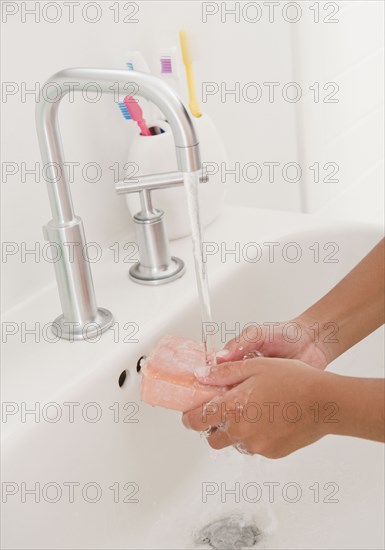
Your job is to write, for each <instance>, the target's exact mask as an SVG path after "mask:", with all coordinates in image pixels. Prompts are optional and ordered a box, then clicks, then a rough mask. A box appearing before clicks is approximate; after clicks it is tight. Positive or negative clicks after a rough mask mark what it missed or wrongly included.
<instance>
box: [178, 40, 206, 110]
mask: <svg viewBox="0 0 385 550" xmlns="http://www.w3.org/2000/svg"><path fill="white" fill-rule="evenodd" d="M179 41H180V47H181V50H182V59H183V64H184V66H185V67H186V77H187V87H188V95H189V107H190V111H191V113H192V114H193V115H194V116H195V117H197V118H198V117H200V116H202V113H201V110H200V108H199V102H198V98H197V96H196V93H195V81H194V72H193V64H192V58H191V47H190V45H189V40H188V35H187V31H180V32H179Z"/></svg>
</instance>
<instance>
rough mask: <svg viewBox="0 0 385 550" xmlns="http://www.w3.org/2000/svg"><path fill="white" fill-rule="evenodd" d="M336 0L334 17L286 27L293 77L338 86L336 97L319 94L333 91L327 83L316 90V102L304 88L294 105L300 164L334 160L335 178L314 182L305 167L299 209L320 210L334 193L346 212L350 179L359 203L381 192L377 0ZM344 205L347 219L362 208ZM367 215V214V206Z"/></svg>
mask: <svg viewBox="0 0 385 550" xmlns="http://www.w3.org/2000/svg"><path fill="white" fill-rule="evenodd" d="M329 4H333V3H329ZM336 4H338V6H339V11H338V13H337V14H336V16H335V18H337V19H338V20H339V21H338V23H334V24H333V23H329V24H321V23H319V24H318V25H314V24H311V23H309V20H304V24H301V25H298V26H296V27H295V29H293V31H294V34H293V39H294V58H295V60H296V63H295V78H296V79H297V80H299V81H306V82H308V83H311V84H312V83H313V82H320V83H321V84H324V83H327V82H332V83H337V85H338V87H339V91H338V93H337V94H336V95H335V96H334V97H335V99H338V103H324V102H323V101H322V97H325V93H326V92H331V91H332V90H333V88H332V87H329V89H328V90H325V91H324V92H323V91H322V89H321V101H320V102H319V103H315V102H314V95H313V93H312V92H311V91H310V90H309V91H308V93H307V94H306V97H305V98H304V101H301V102H299V103H298V104H297V107H298V124H299V150H300V162H301V165H304V166H310V165H313V164H314V162H319V163H320V165H321V166H322V165H323V164H324V163H326V162H334V163H336V164H337V165H338V169H339V171H338V173H337V174H336V176H335V178H336V179H338V182H327V181H326V182H324V181H322V179H321V181H320V182H319V183H316V182H315V181H314V178H313V177H312V172H310V171H307V172H306V175H307V179H306V180H305V181H304V187H303V193H304V208H305V210H306V211H308V212H313V211H315V210H318V209H319V208H322V207H324V208H325V209H326V210H327V207H328V204H329V201H331V200H337V203H336V204H339V205H340V207H341V208H342V210H343V212H344V214H347V212H346V210H347V208H346V204H347V203H349V202H350V200H351V199H352V196H353V195H352V194H354V196H356V195H357V192H356V191H353V188H354V189H355V188H356V187H357V186H361V187H362V189H361V194H362V200H363V202H364V203H365V204H366V203H367V202H368V201H367V195H368V193H370V194H371V198H372V200H373V201H374V202H377V203H379V202H380V201H381V197H382V189H383V152H384V143H383V123H384V110H383V99H384V87H383V82H384V72H383V68H384V49H383V46H384V32H383V24H384V3H383V2H378V1H367V0H365V1H362V2H361V1H357V0H354V1H345V2H337V3H336ZM326 14H331V8H330V6H329V8H328V9H326V10H323V8H320V15H321V17H325V16H326ZM322 94H323V95H322ZM325 175H326V172H323V176H325ZM321 176H322V172H321ZM368 178H369V179H370V182H369V184H368ZM350 187H351V189H352V194H350V192H349V188H350ZM341 194H342V195H343V199H341V201H340V200H339V199H338V197H339V196H340V195H341ZM348 208H349V206H348ZM350 210H351V215H352V217H354V218H356V217H357V216H359V215H361V214H362V212H360V208H359V201H358V203H357V201H355V200H353V199H352V200H351V204H350ZM366 217H367V218H369V219H370V211H366Z"/></svg>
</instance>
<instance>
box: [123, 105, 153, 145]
mask: <svg viewBox="0 0 385 550" xmlns="http://www.w3.org/2000/svg"><path fill="white" fill-rule="evenodd" d="M123 101H124V104H125V106H126V107H127V111H128V112H129V113H130V115H131V118H132V120H135V122H136V123H137V125H138V126H139V128H140V131H141V133H142V135H143V136H151V132H150V130H149V129H148V127H147V124H146V121H145V120H144V118H143V111H142V109H141V108H140V105H139V103H138V102H137V101H136V99H134V98H133V97H132V96H131V95H128V96H126V97H125V98H124V100H123Z"/></svg>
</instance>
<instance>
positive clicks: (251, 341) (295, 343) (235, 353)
mask: <svg viewBox="0 0 385 550" xmlns="http://www.w3.org/2000/svg"><path fill="white" fill-rule="evenodd" d="M317 339H318V340H321V337H320V336H318V335H317V334H316V333H315V331H314V330H313V329H312V328H311V324H310V323H308V324H307V323H306V322H305V321H304V320H303V319H301V318H297V319H294V320H292V321H287V322H286V323H279V324H277V325H274V324H273V323H271V324H268V323H266V324H260V325H258V326H252V325H250V326H249V327H247V328H246V329H245V330H243V331H242V333H241V334H240V335H238V336H237V337H236V338H234V339H233V340H230V341H229V342H227V343H226V344H225V346H224V348H223V349H222V350H221V351H219V352H218V353H217V362H218V363H224V362H227V361H240V360H242V359H243V358H245V356H246V357H252V356H253V355H254V356H256V355H259V354H261V355H263V356H265V357H282V358H286V359H298V360H300V361H303V362H304V363H307V364H308V365H310V366H312V367H315V368H317V369H322V370H323V369H325V368H326V366H327V365H328V363H329V362H330V361H329V360H328V358H327V354H326V347H325V346H324V345H323V343H322V342H321V341H318V342H317Z"/></svg>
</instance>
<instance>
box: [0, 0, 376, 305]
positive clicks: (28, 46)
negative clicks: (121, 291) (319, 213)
mask: <svg viewBox="0 0 385 550" xmlns="http://www.w3.org/2000/svg"><path fill="white" fill-rule="evenodd" d="M5 4H7V2H3V3H2V9H4V5H5ZM8 4H10V3H9V2H8ZM11 4H15V3H11ZM35 4H37V5H38V10H39V12H40V15H42V14H43V13H44V6H46V5H47V4H49V2H40V3H39V2H35V1H33V2H30V1H29V2H20V3H19V5H20V6H21V5H24V6H27V7H28V9H31V8H33V7H34V6H35ZM80 4H81V7H84V5H86V4H88V2H86V1H80ZM98 4H99V6H100V9H101V10H102V17H101V19H100V21H99V22H97V23H94V24H91V23H88V22H86V21H85V20H84V19H83V17H81V15H80V12H79V10H78V11H76V12H75V14H77V15H75V21H74V23H70V22H69V18H68V10H67V9H64V7H63V12H62V17H61V19H60V20H59V21H58V22H57V23H50V22H48V21H47V20H44V18H43V17H41V20H40V22H36V20H35V16H31V15H29V16H26V20H25V22H22V8H21V7H20V10H19V12H18V13H17V14H15V15H11V16H9V17H8V20H7V23H6V24H4V23H3V24H2V29H1V31H2V38H1V40H2V46H3V47H2V80H3V82H11V83H12V82H14V83H16V84H17V86H19V88H22V87H23V86H26V87H27V88H28V89H30V88H33V87H34V85H35V83H38V85H39V84H40V85H43V83H44V82H45V80H46V79H47V78H48V77H50V76H51V75H52V74H53V73H55V72H57V71H58V70H60V69H62V68H65V67H71V66H85V67H87V66H88V67H92V66H93V67H115V68H123V67H124V61H125V52H126V51H127V50H133V49H138V50H141V51H142V53H143V54H144V56H145V57H146V58H147V60H148V61H149V64H150V65H151V67H152V69H153V70H155V71H156V70H157V69H158V63H157V57H158V53H159V49H160V48H161V47H163V46H169V45H171V44H177V31H178V30H179V29H180V28H182V27H187V28H189V29H192V30H193V31H194V33H195V36H196V37H197V38H198V43H199V50H200V59H199V60H198V62H197V64H196V76H197V82H198V83H199V82H216V83H217V84H218V86H219V87H220V86H223V87H225V88H226V87H227V89H230V88H233V87H234V86H236V85H237V84H236V83H239V86H240V89H241V90H242V89H244V86H245V85H247V83H250V82H256V83H258V85H259V86H260V87H261V89H262V91H263V95H262V98H261V99H260V101H258V102H254V103H253V102H250V101H246V100H245V99H244V97H242V95H241V97H240V99H239V101H238V102H237V101H235V100H234V97H231V96H227V98H224V100H222V98H221V96H220V94H217V95H215V96H213V97H209V98H208V101H207V102H206V103H205V104H204V105H203V109H204V110H205V111H206V112H207V113H208V114H209V115H210V116H211V118H212V119H213V120H214V122H215V123H216V125H217V127H218V129H219V131H220V132H221V134H222V136H223V140H224V142H225V145H226V148H227V152H228V157H229V168H233V167H234V165H235V163H236V162H238V163H240V166H241V168H242V167H244V166H245V165H247V164H248V163H249V162H257V163H258V164H260V165H261V167H263V163H266V162H278V163H280V166H279V167H278V170H277V171H276V175H275V178H274V182H269V180H268V171H267V168H266V167H263V174H262V178H261V180H260V181H259V182H253V183H247V182H245V181H241V182H240V183H236V182H234V180H233V179H232V178H231V177H229V178H228V193H227V201H228V202H231V203H234V204H239V205H245V206H255V207H259V208H275V209H281V210H292V211H299V210H301V208H305V209H307V210H309V211H313V210H315V209H317V208H319V206H321V205H324V204H325V203H327V201H329V199H330V198H333V197H334V196H335V195H336V194H338V193H339V192H340V191H341V190H342V189H343V188H346V186H348V185H349V184H350V183H353V182H355V181H358V180H359V179H360V178H362V177H363V176H364V174H365V173H366V172H367V171H368V170H370V169H373V168H374V167H375V166H376V165H377V164H378V163H379V160H380V156H381V152H380V147H381V139H380V135H379V133H380V128H381V120H382V119H381V118H380V102H381V95H382V82H381V71H380V69H379V63H380V62H381V59H380V57H381V51H380V50H381V45H382V34H381V20H382V2H357V1H354V2H339V3H338V4H339V5H340V10H339V14H338V17H339V19H340V22H339V23H338V24H334V25H333V24H332V25H326V24H321V23H320V24H314V23H313V22H312V20H311V16H312V13H311V12H309V4H310V3H309V2H301V7H302V10H303V16H302V18H301V20H300V21H299V22H298V23H289V22H287V21H285V19H284V17H283V16H282V13H283V11H282V10H283V9H284V8H285V5H286V4H287V2H281V5H280V6H279V7H278V8H277V10H276V12H275V17H274V22H272V23H271V22H269V13H268V10H267V7H266V6H265V5H264V3H263V2H257V3H256V4H258V6H259V7H260V9H261V14H262V15H261V19H260V21H258V22H257V23H250V22H248V21H247V17H249V19H250V18H253V17H254V16H255V13H256V12H253V11H249V12H247V14H246V17H245V14H243V17H242V13H241V17H240V21H239V22H236V21H235V17H234V16H231V15H227V17H226V20H224V21H223V22H222V21H221V14H220V8H221V6H223V4H224V3H221V2H218V3H217V6H218V7H219V12H218V13H217V14H215V15H214V16H212V17H208V19H207V22H206V23H204V22H203V21H202V5H201V3H200V2H185V1H178V2H175V1H171V2H156V1H154V2H152V1H149V2H138V5H139V12H138V14H137V15H136V17H137V18H138V19H139V22H138V23H135V24H128V23H123V21H122V19H123V17H126V16H127V12H125V11H124V6H125V5H127V2H120V4H119V5H120V10H121V11H120V22H118V23H115V22H114V20H113V17H114V15H113V12H112V10H111V7H112V6H113V5H116V3H114V2H112V1H111V2H110V1H109V0H106V1H103V2H99V3H98ZM234 4H236V3H234V2H227V3H226V4H225V7H227V8H231V7H234ZM345 4H346V6H345ZM240 6H241V8H240V9H241V10H242V9H243V8H244V6H245V3H241V4H240ZM321 9H322V8H321ZM47 13H49V14H50V15H49V17H51V18H52V17H53V15H54V12H53V11H51V12H47ZM89 14H90V16H91V17H92V16H93V12H92V10H90V12H89ZM289 15H290V14H289ZM3 21H4V13H3ZM293 80H297V81H298V83H300V85H301V87H303V88H305V87H306V86H308V85H310V84H311V83H312V82H314V81H319V82H321V83H322V82H324V81H328V80H335V81H338V82H340V89H341V91H340V98H341V101H340V103H338V104H337V105H324V104H322V105H319V104H314V103H312V102H311V101H309V99H310V94H306V95H305V96H304V98H303V99H301V101H299V102H298V103H290V102H288V101H285V100H283V99H282V87H283V86H284V85H285V84H286V83H288V82H292V81H293ZM266 82H279V86H278V88H277V91H276V97H275V100H274V102H272V103H270V102H269V100H268V95H267V86H266V85H264V83H266ZM222 83H223V84H222ZM200 91H201V90H200ZM251 91H252V90H250V93H251ZM34 111H35V98H34V97H33V96H32V95H28V96H27V97H26V100H25V101H24V102H23V101H22V98H21V94H20V93H16V94H15V95H12V96H8V97H6V98H5V99H4V98H3V103H2V160H3V162H8V163H9V162H15V163H17V164H18V165H20V164H21V163H23V162H24V163H25V164H26V166H27V167H28V168H31V167H33V166H34V164H35V163H36V162H39V161H40V153H39V149H38V144H37V139H36V134H35V123H34ZM60 121H61V128H62V137H63V144H64V150H65V157H66V159H67V161H72V162H75V161H78V162H80V163H81V165H84V164H85V163H87V162H91V161H96V162H98V163H99V164H100V165H101V166H102V168H103V178H102V180H101V181H100V182H98V183H94V184H91V183H88V182H85V181H83V180H82V178H81V176H80V174H79V176H80V177H78V178H77V180H76V182H74V183H73V184H72V193H73V200H74V204H75V210H76V213H77V214H79V215H80V216H81V217H82V218H83V220H84V225H85V229H86V236H87V239H88V240H89V241H97V242H99V243H106V242H110V241H112V240H113V238H114V235H116V234H118V233H121V232H123V231H126V232H128V231H129V230H130V228H131V227H132V225H131V220H130V218H129V216H128V214H127V209H126V204H125V200H124V197H118V196H116V194H115V191H114V189H113V177H112V172H111V170H110V169H109V168H108V167H109V166H111V165H112V164H113V163H114V162H118V163H120V164H121V165H122V164H123V163H124V162H125V160H126V159H125V157H126V150H127V142H128V140H129V139H130V137H131V136H132V135H134V133H135V132H136V128H135V127H134V126H133V123H127V122H126V121H124V120H123V118H122V117H121V115H120V113H119V111H118V109H117V107H116V104H114V103H113V101H112V96H111V97H104V98H102V100H101V101H98V102H97V103H95V104H93V103H87V102H84V101H82V100H81V99H80V97H79V98H77V99H76V101H75V103H74V104H69V103H68V101H66V100H64V101H63V105H62V106H61V111H60ZM331 160H333V161H336V162H338V163H339V165H340V175H341V177H340V182H339V183H338V184H335V185H333V186H332V185H331V184H330V185H325V184H323V185H318V186H317V185H316V184H314V183H313V182H311V181H309V179H307V181H304V179H302V181H301V182H299V183H290V182H288V181H285V180H284V178H283V177H282V166H283V165H284V164H285V163H288V162H299V163H300V164H301V166H302V168H303V171H304V177H305V176H306V166H308V165H310V164H312V163H314V162H315V161H319V162H321V163H322V162H323V161H325V162H326V161H331ZM49 219H50V210H49V203H48V197H47V192H46V188H45V182H44V181H40V183H35V182H34V178H33V176H27V180H26V182H22V181H21V176H20V173H18V174H16V175H15V176H13V177H12V176H9V177H8V179H7V181H5V178H4V175H3V178H2V240H3V241H6V242H15V243H17V246H19V247H20V246H21V243H26V246H27V247H29V248H31V247H34V246H35V243H40V246H43V245H44V244H45V242H44V241H43V237H42V230H41V228H42V225H44V224H45V223H47V222H48V220H49ZM2 267H3V308H4V309H9V308H11V307H13V306H14V305H16V304H17V303H18V302H20V301H21V300H23V299H25V298H26V297H28V296H30V295H31V294H33V293H36V292H39V291H40V290H42V289H43V288H44V287H45V286H46V285H47V284H54V274H53V268H52V266H50V265H48V264H47V263H46V262H34V261H33V258H32V257H31V256H29V257H27V262H26V263H21V256H20V254H19V253H18V254H15V255H14V256H11V257H8V258H7V261H6V262H5V263H3V265H2Z"/></svg>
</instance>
